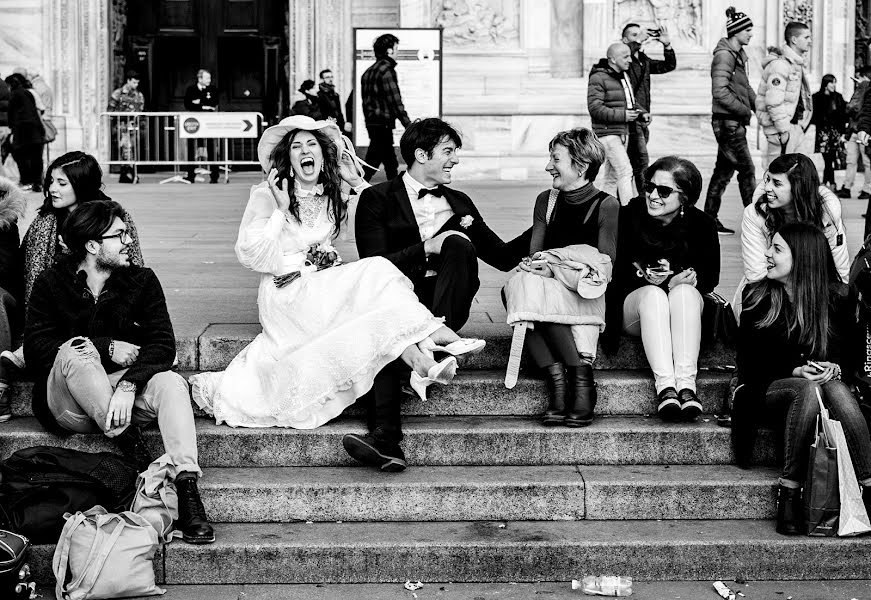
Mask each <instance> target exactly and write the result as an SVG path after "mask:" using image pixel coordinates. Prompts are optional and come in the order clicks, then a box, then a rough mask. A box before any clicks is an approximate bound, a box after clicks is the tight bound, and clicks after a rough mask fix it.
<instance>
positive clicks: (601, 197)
mask: <svg viewBox="0 0 871 600" xmlns="http://www.w3.org/2000/svg"><path fill="white" fill-rule="evenodd" d="M607 197H608V192H602V191H600V192H599V193H598V194H596V196H595V197H594V198H593V201H592V202H591V203H590V210H588V211H587V216H586V217H584V225H586V224H587V221H589V220H590V217H592V216H593V213H594V212H595V211H596V209H597V208H599V205H600V204H602V201H603V200H604V199H605V198H607Z"/></svg>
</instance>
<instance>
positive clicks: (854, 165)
mask: <svg viewBox="0 0 871 600" xmlns="http://www.w3.org/2000/svg"><path fill="white" fill-rule="evenodd" d="M858 139H859V136H858V135H856V134H855V133H854V134H853V135H851V136H850V139H848V140H847V141H846V143H845V144H844V146H845V147H846V149H847V172H846V173H845V174H844V187H845V188H847V189H848V190H849V189H852V188H853V184H854V183H855V181H856V172H857V171H858V170H859V154H860V153H861V152H864V151H865V146H862V145H860V144H859V142H858V141H857V140H858ZM868 162H869V161H868V160H867V157H866V160H865V184H864V185H863V186H862V191H863V192H867V193H869V194H871V170H869V165H868Z"/></svg>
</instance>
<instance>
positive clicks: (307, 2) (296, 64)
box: [287, 0, 318, 104]
mask: <svg viewBox="0 0 871 600" xmlns="http://www.w3.org/2000/svg"><path fill="white" fill-rule="evenodd" d="M288 2H289V5H288V6H289V16H290V18H289V26H288V39H287V46H288V48H289V49H290V73H289V74H288V83H289V84H290V96H291V98H292V97H293V94H294V92H295V91H296V89H297V88H298V87H299V84H301V83H302V82H303V80H304V79H309V78H311V79H314V77H312V73H313V71H314V70H315V38H316V36H317V33H318V32H317V30H316V29H315V0H288ZM314 74H315V75H317V73H314ZM291 104H293V102H292V101H291Z"/></svg>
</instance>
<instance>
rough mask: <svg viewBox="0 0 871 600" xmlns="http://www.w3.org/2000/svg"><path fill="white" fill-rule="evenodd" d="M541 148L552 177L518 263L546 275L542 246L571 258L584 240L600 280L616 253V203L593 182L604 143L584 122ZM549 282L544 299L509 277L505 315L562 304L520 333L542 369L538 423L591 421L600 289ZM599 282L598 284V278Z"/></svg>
mask: <svg viewBox="0 0 871 600" xmlns="http://www.w3.org/2000/svg"><path fill="white" fill-rule="evenodd" d="M548 147H549V150H550V160H549V161H548V163H547V166H546V167H545V170H546V171H547V172H548V173H549V174H550V175H551V177H552V178H553V187H552V188H551V189H550V190H547V191H544V192H541V193H540V194H539V195H538V197H537V198H536V199H535V207H534V208H533V213H532V238H531V241H530V243H529V247H528V250H529V255H528V257H529V258H530V259H531V261H523V262H521V263H520V265H519V268H520V269H521V270H523V271H527V272H529V273H532V274H535V275H540V276H542V277H551V276H552V275H553V273H552V270H551V267H550V266H548V265H536V264H535V262H534V261H540V260H542V259H543V258H544V256H545V255H544V254H543V252H544V251H547V250H554V251H556V252H559V253H560V255H564V254H568V255H571V258H570V259H569V260H577V257H576V256H574V255H573V254H571V253H574V252H579V249H578V248H577V246H578V245H580V244H586V246H588V247H590V248H592V249H595V250H597V251H598V252H593V253H589V252H588V253H587V256H588V260H589V263H587V264H598V263H600V262H601V263H604V264H605V265H606V266H604V267H603V268H602V269H601V270H602V272H603V275H604V280H605V281H604V284H607V283H608V280H609V279H610V276H611V272H612V269H613V266H614V261H615V260H616V259H617V221H618V214H619V212H620V202H619V201H618V200H617V199H616V198H614V197H613V196H610V195H608V194H606V193H605V192H602V191H599V190H598V189H596V187H595V186H594V185H593V181H594V180H595V179H596V175H597V174H598V171H599V168H600V167H601V166H602V163H603V162H605V148H604V147H603V146H602V143H601V142H600V141H599V140H598V138H597V137H596V134H594V133H593V132H592V131H590V130H589V129H583V128H579V129H572V130H569V131H562V132H560V133H558V134H556V136H554V138H553V139H552V140H551V141H550V144H549V146H548ZM569 246H572V248H569ZM515 277H516V276H515ZM555 288H556V289H555V291H554V290H550V291H551V292H552V297H549V298H548V299H547V301H546V302H545V301H544V299H542V298H538V297H536V295H535V294H534V291H535V290H538V289H541V288H537V287H528V284H526V283H525V282H524V281H523V280H522V279H515V278H514V277H512V279H511V280H509V282H508V284H507V285H506V288H505V293H506V300H507V303H508V307H509V308H508V311H509V316H510V313H511V312H512V310H519V311H520V312H524V313H529V312H537V311H536V308H537V307H539V306H542V307H543V306H545V305H546V306H547V307H548V310H547V311H541V312H539V314H543V313H549V315H550V316H552V317H554V316H557V313H556V311H554V310H553V308H554V307H556V306H559V307H562V308H565V309H566V310H564V311H562V312H560V313H559V316H560V317H561V319H560V320H559V321H558V322H548V321H536V322H535V327H534V328H532V329H531V330H529V331H527V332H526V348H527V349H528V350H529V353H530V354H531V355H532V359H533V361H535V364H536V366H537V367H539V368H540V369H542V370H543V371H544V372H545V374H546V377H545V380H546V381H547V384H548V385H547V387H548V406H547V411H546V412H545V414H544V417H543V423H544V425H563V424H565V425H567V426H569V427H581V426H585V425H589V424H591V423H592V422H593V410H594V408H595V406H596V384H595V383H594V382H593V361H595V359H596V349H597V345H598V341H599V333H600V332H601V331H602V329H603V328H604V325H605V296H604V294H602V295H600V296H598V297H596V298H589V299H588V298H581V297H579V295H578V292H577V291H576V290H571V289H569V288H568V287H567V286H565V285H562V284H559V285H557V286H555ZM600 289H602V290H604V285H602V286H600ZM515 295H520V296H521V297H519V298H518V297H515ZM514 307H518V308H514ZM519 307H522V308H519Z"/></svg>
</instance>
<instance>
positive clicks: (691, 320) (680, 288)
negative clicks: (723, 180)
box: [607, 156, 720, 421]
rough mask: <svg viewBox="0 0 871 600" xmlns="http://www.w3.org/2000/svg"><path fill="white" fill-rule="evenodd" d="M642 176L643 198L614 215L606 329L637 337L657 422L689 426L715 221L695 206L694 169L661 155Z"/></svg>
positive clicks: (714, 263) (715, 252)
mask: <svg viewBox="0 0 871 600" xmlns="http://www.w3.org/2000/svg"><path fill="white" fill-rule="evenodd" d="M645 176H646V179H647V182H646V183H645V186H644V193H643V194H642V195H641V196H639V197H637V198H634V199H633V200H632V201H631V202H630V203H629V206H627V207H625V208H624V209H622V210H621V211H620V235H619V245H618V247H617V266H616V268H615V270H614V280H613V281H612V283H611V287H610V288H609V293H608V300H607V301H608V310H609V316H610V317H611V318H610V319H609V324H608V329H612V328H613V329H612V331H611V333H610V335H611V336H617V338H618V339H619V333H620V331H623V332H626V333H628V334H629V335H633V336H640V337H641V342H642V344H643V346H644V354H645V356H646V357H647V362H649V363H650V368H651V369H652V370H653V379H654V385H655V388H656V400H657V412H658V414H659V416H660V417H661V418H662V419H664V420H666V421H681V420H683V421H694V420H695V419H696V417H698V416H699V414H701V412H702V405H701V404H700V403H699V400H698V396H697V394H696V392H697V387H696V375H697V373H698V361H699V347H700V344H701V340H702V309H703V307H704V301H703V300H702V296H703V295H704V294H706V293H708V292H711V291H713V290H714V288H715V287H717V284H718V283H719V281H720V240H719V238H718V237H717V228H716V223H715V222H714V219H713V218H712V217H711V216H710V215H707V214H705V213H704V212H702V211H701V210H699V209H698V208H696V206H695V204H696V202H698V199H699V196H700V195H701V193H702V175H701V173H699V170H698V169H697V168H696V166H695V165H694V164H693V163H691V162H690V161H688V160H686V159H684V158H678V157H677V156H666V157H664V158H660V159H659V160H657V161H655V162H654V163H653V164H652V165H650V167H648V169H647V172H646V173H645Z"/></svg>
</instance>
